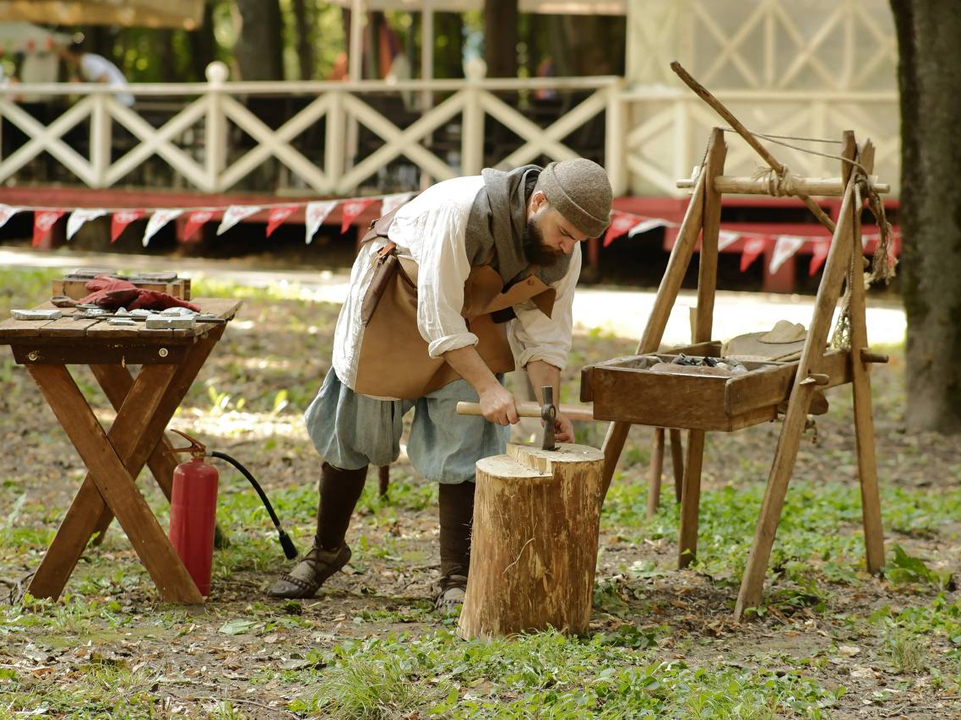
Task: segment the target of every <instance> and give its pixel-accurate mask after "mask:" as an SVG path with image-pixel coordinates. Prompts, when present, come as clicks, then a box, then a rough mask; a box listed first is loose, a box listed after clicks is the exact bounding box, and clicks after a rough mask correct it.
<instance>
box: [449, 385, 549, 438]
mask: <svg viewBox="0 0 961 720" xmlns="http://www.w3.org/2000/svg"><path fill="white" fill-rule="evenodd" d="M541 397H543V398H544V404H543V405H538V404H537V403H517V404H516V406H515V407H516V409H517V416H518V417H536V418H540V419H541V420H543V421H544V440H543V442H542V443H541V449H542V450H556V449H557V443H556V442H555V440H554V421H555V420H556V419H557V406H556V405H555V404H554V388H553V387H551V386H550V385H545V386H543V387H542V388H541ZM457 414H458V415H482V414H483V413H481V407H480V403H475V402H459V403H457Z"/></svg>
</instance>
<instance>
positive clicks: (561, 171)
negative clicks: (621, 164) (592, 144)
mask: <svg viewBox="0 0 961 720" xmlns="http://www.w3.org/2000/svg"><path fill="white" fill-rule="evenodd" d="M537 188H538V189H539V190H543V191H544V195H546V196H547V201H548V202H549V203H550V204H551V206H552V207H554V208H555V209H556V210H557V211H558V212H560V214H561V215H563V216H564V217H565V218H566V219H567V220H568V221H569V222H570V223H571V224H572V225H574V227H576V228H577V229H578V230H580V231H581V232H582V233H584V234H585V235H587V237H598V236H599V235H601V234H602V233H603V232H604V231H605V230H606V229H607V226H608V225H609V224H610V222H611V201H612V199H613V196H614V191H613V190H612V189H611V181H610V180H609V179H608V178H607V173H606V172H605V171H604V168H602V167H601V166H600V165H598V164H597V163H596V162H594V161H592V160H588V159H586V158H575V159H574V160H561V161H560V162H552V163H550V164H549V165H548V166H547V167H546V168H544V170H543V172H541V174H540V177H538V178H537Z"/></svg>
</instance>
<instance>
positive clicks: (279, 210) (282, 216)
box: [267, 205, 297, 237]
mask: <svg viewBox="0 0 961 720" xmlns="http://www.w3.org/2000/svg"><path fill="white" fill-rule="evenodd" d="M295 210H297V206H296V205H285V206H284V207H275V208H271V210H270V213H269V214H268V215H267V237H270V236H271V235H273V234H274V230H276V229H277V228H279V227H280V226H281V225H283V224H284V221H285V220H286V219H287V218H289V217H290V216H291V215H293V214H294V211H295Z"/></svg>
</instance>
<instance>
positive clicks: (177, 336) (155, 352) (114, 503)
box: [0, 298, 241, 603]
mask: <svg viewBox="0 0 961 720" xmlns="http://www.w3.org/2000/svg"><path fill="white" fill-rule="evenodd" d="M192 302H194V303H195V304H197V305H199V306H200V307H201V309H202V310H203V311H204V312H205V313H212V314H214V315H216V316H217V317H218V318H221V319H223V320H224V321H225V322H222V323H209V322H208V323H198V324H197V325H196V326H195V327H193V328H189V329H177V330H148V329H147V328H146V327H145V326H144V324H143V323H138V324H137V325H136V326H120V325H109V324H108V323H107V322H106V320H104V319H81V318H78V317H75V315H76V314H79V311H73V310H67V311H64V317H62V318H60V319H58V320H53V321H50V320H42V321H23V320H14V319H8V320H6V321H4V322H2V323H0V344H4V345H10V346H11V348H12V349H13V355H14V358H15V359H16V362H17V363H18V364H19V365H25V366H26V368H27V370H28V371H29V372H30V374H31V375H32V376H33V379H34V380H36V381H37V385H39V387H40V391H41V392H42V393H43V396H44V397H45V398H46V399H47V403H48V404H49V405H50V408H51V409H52V410H53V412H54V414H55V415H56V416H57V419H58V420H59V421H60V424H61V426H62V427H63V429H64V430H65V431H66V433H67V436H68V437H69V438H70V441H71V442H72V443H73V445H74V447H75V448H76V449H77V452H78V453H79V454H80V457H81V458H82V459H83V462H84V464H85V465H86V466H87V476H86V478H85V479H84V481H83V484H82V485H81V487H80V490H79V492H78V493H77V496H76V497H75V498H74V501H73V503H72V504H71V506H70V508H69V509H68V510H67V514H66V515H65V516H64V519H63V522H62V523H61V525H60V528H59V529H58V530H57V534H56V536H55V537H54V539H53V542H52V543H51V544H50V547H49V548H48V549H47V552H46V554H45V555H44V558H43V561H42V562H41V563H40V567H39V568H38V569H37V572H36V574H35V575H34V576H33V579H32V581H31V582H30V586H29V591H30V593H31V594H32V595H34V596H35V597H49V598H53V599H56V598H58V597H59V596H60V593H61V592H62V591H63V588H64V586H65V585H66V583H67V579H68V578H69V577H70V575H71V573H72V572H73V569H74V567H75V566H76V564H77V561H78V560H79V559H80V556H81V555H82V554H83V551H84V548H85V547H86V546H87V544H88V542H89V541H90V539H91V538H92V537H94V535H96V534H97V533H100V534H101V535H102V533H103V531H105V530H106V528H107V526H108V525H109V524H110V522H111V520H112V519H113V517H114V516H116V517H117V519H118V520H119V522H120V525H121V527H122V528H123V530H124V532H125V533H126V534H127V537H128V538H129V539H130V543H131V544H132V545H133V547H134V550H136V552H137V555H139V556H140V560H141V561H142V562H143V564H144V566H145V567H146V568H147V571H148V572H149V573H150V577H151V578H153V581H154V583H155V584H156V585H157V589H158V590H159V591H160V596H161V597H162V598H163V599H164V600H167V601H169V602H181V603H199V602H203V597H202V596H201V594H200V591H199V590H198V589H197V586H196V585H195V584H194V581H193V579H192V578H191V577H190V575H189V573H188V572H187V569H186V568H185V567H184V565H183V563H182V562H181V560H180V558H179V557H178V555H177V553H176V552H175V551H174V548H173V546H172V545H171V544H170V541H169V540H168V539H167V536H166V534H165V533H164V530H163V528H162V527H161V526H160V523H159V522H158V521H157V518H156V517H155V516H154V514H153V512H152V511H151V509H150V507H149V506H148V505H147V502H146V501H145V500H144V498H143V495H141V493H140V490H139V489H138V488H137V485H136V478H137V476H138V475H139V474H140V471H141V470H142V469H143V466H144V465H145V464H146V465H148V466H149V468H150V471H151V473H152V474H153V476H154V478H155V479H156V480H157V483H158V484H159V485H160V487H161V488H162V489H163V491H164V494H165V495H166V496H167V498H168V499H169V498H170V489H171V483H172V476H173V469H174V468H175V467H176V465H177V459H176V456H175V455H174V453H173V452H171V446H170V443H169V442H168V441H167V440H166V438H165V437H164V430H165V429H166V427H167V423H168V422H169V421H170V419H171V418H172V417H173V414H174V411H175V410H176V409H177V407H178V406H179V405H180V402H181V401H182V400H183V397H184V395H186V393H187V390H188V389H189V388H190V385H191V383H192V382H193V381H194V379H195V378H196V377H197V373H198V372H200V368H202V367H203V365H204V362H206V360H207V357H208V356H209V355H210V352H211V351H212V350H213V349H214V346H215V345H216V344H217V341H218V340H220V338H221V336H222V335H223V333H224V329H225V328H226V321H228V320H230V319H231V318H233V317H234V315H235V314H236V312H237V310H238V308H239V307H240V305H241V301H239V300H230V299H222V298H200V299H195V300H193V301H192ZM50 307H51V306H49V305H43V306H41V308H50ZM67 365H88V366H89V367H90V369H91V370H92V371H93V374H94V376H95V377H96V378H97V381H98V382H99V384H100V386H101V387H102V388H103V391H104V393H105V394H106V396H107V398H108V399H109V401H110V403H111V404H112V405H113V406H114V408H115V409H116V411H117V416H116V419H115V420H114V422H113V425H112V426H111V427H110V430H109V431H107V432H105V431H104V429H103V428H102V427H101V426H100V423H99V422H98V421H97V419H96V417H95V416H94V413H93V411H92V410H91V409H90V405H89V404H88V403H87V400H86V399H85V398H84V396H83V393H82V392H81V391H80V389H79V388H78V387H77V384H76V382H74V379H73V377H72V376H71V375H70V372H69V371H68V369H67ZM128 365H140V366H142V367H141V370H140V372H139V373H138V374H137V376H136V378H134V377H133V375H132V374H131V373H130V371H129V370H128V369H127V366H128ZM98 537H99V536H98Z"/></svg>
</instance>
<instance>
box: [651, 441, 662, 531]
mask: <svg viewBox="0 0 961 720" xmlns="http://www.w3.org/2000/svg"><path fill="white" fill-rule="evenodd" d="M663 470H664V428H662V427H659V428H654V443H653V447H652V448H651V466H650V470H649V474H648V478H647V516H648V517H649V518H650V517H654V516H655V515H656V514H657V508H658V506H659V505H660V504H661V473H662V472H663Z"/></svg>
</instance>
